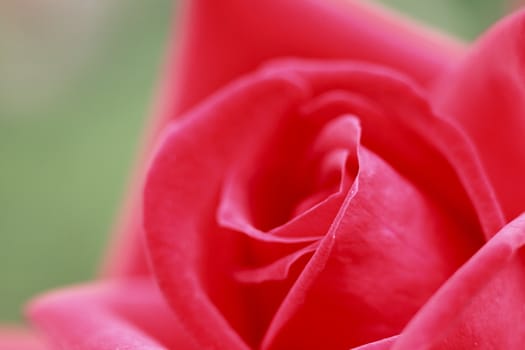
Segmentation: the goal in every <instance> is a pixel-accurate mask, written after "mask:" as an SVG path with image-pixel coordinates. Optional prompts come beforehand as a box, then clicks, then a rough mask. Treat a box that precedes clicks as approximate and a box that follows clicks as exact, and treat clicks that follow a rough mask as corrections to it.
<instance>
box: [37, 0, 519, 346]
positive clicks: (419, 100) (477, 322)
mask: <svg viewBox="0 0 525 350" xmlns="http://www.w3.org/2000/svg"><path fill="white" fill-rule="evenodd" d="M345 6H346V7H347V9H345ZM277 23H279V24H280V26H279V25H277ZM523 23H525V12H521V13H517V14H516V15H514V16H513V17H510V18H508V19H506V20H505V21H503V22H502V23H500V24H499V25H497V26H496V27H495V28H494V29H492V30H491V31H490V32H489V33H488V34H486V35H485V36H484V37H483V38H482V39H481V40H480V41H478V42H477V43H475V44H474V45H473V46H472V47H471V48H470V49H469V50H468V52H466V53H465V54H462V52H463V50H462V48H461V47H459V46H455V45H453V44H451V43H448V42H446V41H444V40H441V39H437V38H436V37H428V36H425V35H420V34H417V33H418V32H417V31H413V28H411V27H410V26H407V25H404V24H399V22H396V21H395V20H393V19H387V17H385V13H383V12H381V11H377V12H376V10H375V9H370V8H368V7H365V6H364V5H359V4H355V3H350V4H346V5H344V4H341V5H340V7H337V5H335V4H333V5H332V4H328V3H327V2H321V1H314V0H309V1H302V2H300V3H298V2H294V1H265V2H250V3H248V2H243V1H239V0H231V1H227V2H221V3H220V4H219V2H216V1H212V0H201V1H195V2H194V3H193V4H192V6H191V7H190V9H189V17H188V23H187V26H188V27H187V32H186V39H187V41H186V46H185V50H184V51H183V56H182V58H183V59H182V61H181V62H182V68H179V69H172V68H171V66H170V69H168V72H167V73H166V75H167V84H166V85H165V88H164V91H163V95H162V98H161V102H160V104H159V106H160V108H159V109H160V112H159V113H158V116H159V117H158V120H157V122H156V124H155V125H154V127H153V128H152V129H153V130H154V131H153V133H152V134H153V136H152V138H151V139H150V141H151V144H153V143H154V144H155V145H156V148H155V152H154V156H153V157H152V160H151V161H150V162H149V163H148V167H147V173H148V175H147V180H146V183H145V187H144V196H141V195H137V196H135V197H134V196H132V200H131V203H132V205H131V206H130V207H131V209H130V212H129V213H130V214H129V216H127V218H128V220H127V221H125V223H124V224H123V226H122V227H123V233H124V234H123V235H122V237H124V239H123V240H122V242H124V243H120V244H117V248H119V247H120V249H121V251H120V256H119V258H118V259H115V260H113V263H112V264H111V266H110V268H109V270H110V271H109V273H110V274H112V275H113V280H112V281H106V282H100V283H98V284H93V285H88V286H84V287H77V288H75V289H69V290H65V291H60V292H55V293H52V294H50V295H48V296H45V297H43V298H41V299H39V300H37V301H36V302H34V303H33V304H32V306H31V307H30V317H31V319H32V320H33V321H34V322H35V323H36V324H37V325H38V326H39V327H40V328H41V329H42V330H43V331H44V332H45V333H46V334H47V335H48V336H49V337H50V338H51V339H52V340H53V341H54V342H55V343H56V344H58V345H59V346H61V347H62V348H66V349H116V348H131V349H165V348H169V349H202V348H210V349H251V348H253V349H350V348H358V349H361V350H362V349H394V350H401V349H402V350H409V349H472V348H479V349H521V348H522V347H523V344H525V330H524V327H523V325H522V323H523V320H524V319H525V308H524V307H523V304H524V302H525V300H524V299H525V270H524V266H523V263H524V261H523V252H522V250H521V247H522V246H523V244H524V243H525V216H518V215H519V214H520V213H521V212H522V211H523V209H524V208H525V190H524V189H522V187H521V186H520V179H521V177H520V175H521V174H525V161H524V160H523V159H525V157H523V156H522V154H521V153H522V152H525V151H523V149H525V147H523V146H524V145H522V143H525V141H523V140H524V139H523V137H522V136H521V134H522V132H523V131H525V130H523V129H525V122H524V121H522V116H523V115H525V110H524V108H525V102H524V101H525V99H524V97H525V96H524V95H525V88H524V85H523V81H522V77H523V67H524V66H525V65H524V64H523V63H524V62H525V57H524V56H523V54H522V53H521V52H522V51H521V46H522V45H523V40H524V39H523V28H524V25H523ZM282 56H294V57H295V58H291V59H279V58H278V57H282ZM459 56H462V57H461V58H459ZM257 67H259V68H257ZM254 70H255V71H254ZM179 72H180V76H177V79H176V80H174V79H175V76H176V74H179ZM241 76H242V77H241ZM174 81H176V82H177V85H176V89H175V88H174V86H175V85H173V84H174V83H173V82H174ZM175 96H176V97H177V98H175ZM179 116H180V118H178V117H179ZM175 117H177V120H175ZM495 118H498V120H496V119H495ZM170 120H171V122H170ZM524 120H525V119H524ZM160 129H162V130H163V131H162V136H160V137H159V136H158V133H157V131H158V130H160ZM524 156H525V155H524ZM136 188H137V189H138V190H137V193H139V192H141V191H142V186H136ZM142 201H143V208H142V209H143V213H144V217H143V219H144V220H143V223H144V226H142V224H141V223H142V220H139V218H140V216H137V215H136V213H137V212H138V211H139V210H140V209H141V206H140V205H135V206H134V204H133V203H139V202H142ZM516 216H518V217H517V218H516V219H514V218H515V217H516ZM511 219H514V220H513V221H511V222H510V223H509V221H510V220H511ZM142 227H144V229H145V236H146V241H147V244H146V246H147V253H148V256H149V263H150V266H151V270H152V271H153V274H151V273H150V272H149V271H150V270H149V269H148V267H147V266H148V265H147V263H146V259H145V258H144V255H143V254H142V253H141V251H140V250H139V249H138V248H137V247H139V244H136V242H138V238H137V237H140V235H139V234H138V233H140V234H142ZM151 276H153V281H151V280H150V279H151ZM158 287H160V288H158ZM159 291H160V292H159Z"/></svg>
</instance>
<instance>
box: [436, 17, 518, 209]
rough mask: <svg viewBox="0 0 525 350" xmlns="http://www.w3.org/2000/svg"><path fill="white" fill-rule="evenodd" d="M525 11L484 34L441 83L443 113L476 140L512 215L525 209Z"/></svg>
mask: <svg viewBox="0 0 525 350" xmlns="http://www.w3.org/2000/svg"><path fill="white" fill-rule="evenodd" d="M524 28H525V11H520V12H518V13H516V14H515V15H513V16H510V17H508V18H506V19H504V20H503V21H501V22H500V23H499V24H497V25H496V26H495V27H493V28H492V29H490V30H489V31H488V33H486V34H485V35H483V36H482V37H481V39H479V40H478V41H477V42H476V43H475V44H474V45H473V47H472V48H471V49H470V51H469V53H468V55H467V56H466V57H465V59H464V60H463V61H462V62H461V64H459V65H457V66H456V67H454V69H453V70H451V71H450V72H449V73H448V74H446V75H444V77H443V78H442V79H441V80H440V82H439V87H438V88H437V90H436V92H435V94H434V95H433V99H434V102H435V105H436V106H437V108H438V110H439V111H440V112H441V114H442V115H443V116H448V117H450V118H452V119H454V120H455V121H457V122H458V123H459V124H460V125H461V126H462V127H463V128H464V130H465V131H466V132H467V133H468V134H469V136H470V137H471V138H472V140H474V143H475V145H476V147H477V148H478V150H479V154H480V157H481V160H482V162H483V165H484V167H485V169H486V170H487V173H488V176H489V178H490V180H491V182H492V184H493V186H494V188H495V190H496V194H497V196H498V199H499V200H500V202H501V204H502V207H503V209H504V212H505V215H506V217H507V218H509V219H512V218H514V217H516V215H518V214H519V213H521V212H522V211H523V210H525V187H524V186H521V185H519V184H520V183H521V182H522V180H523V174H525V161H524V159H525V138H524V137H523V135H524V134H525V118H524V116H525V79H524V77H525V55H524V50H523V47H524V45H525V39H524V30H525V29H524Z"/></svg>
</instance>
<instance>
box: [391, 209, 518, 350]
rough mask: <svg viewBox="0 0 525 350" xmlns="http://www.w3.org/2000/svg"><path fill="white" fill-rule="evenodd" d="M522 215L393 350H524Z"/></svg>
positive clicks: (429, 306)
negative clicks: (475, 348)
mask: <svg viewBox="0 0 525 350" xmlns="http://www.w3.org/2000/svg"><path fill="white" fill-rule="evenodd" d="M524 245H525V214H522V215H520V216H519V217H518V218H517V219H515V220H514V221H512V222H511V223H509V224H507V225H506V226H505V227H504V228H503V229H502V230H501V231H500V232H499V233H497V234H496V235H495V236H494V237H493V238H492V239H491V240H490V241H489V242H487V243H486V245H485V246H484V247H483V248H481V249H480V251H478V252H477V253H476V254H475V255H474V256H473V257H472V258H471V259H470V260H469V261H468V262H467V263H465V265H463V266H462V267H461V268H460V269H459V270H458V271H457V272H456V273H454V275H453V276H452V277H451V278H450V279H449V280H448V281H447V282H446V283H445V284H444V285H443V286H442V287H441V288H440V289H439V290H438V292H437V293H436V294H435V295H434V296H433V297H432V298H431V299H430V301H429V302H428V303H427V304H426V305H425V306H424V307H423V308H422V309H421V310H420V311H419V312H418V314H417V315H416V316H415V317H414V319H413V320H412V321H411V322H410V323H409V324H408V326H407V327H406V329H405V330H404V331H403V332H402V334H401V335H400V337H399V339H398V340H397V341H396V343H395V346H394V347H393V350H410V349H438V350H441V349H443V350H446V349H468V348H472V347H473V346H476V345H477V346H481V345H483V348H485V349H521V348H522V347H523V344H525V333H524V332H523V322H524V320H525V308H524V307H523V305H524V304H525V270H524V268H523V266H524V262H525V254H524V250H523V246H524Z"/></svg>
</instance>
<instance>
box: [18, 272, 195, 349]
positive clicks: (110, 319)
mask: <svg viewBox="0 0 525 350" xmlns="http://www.w3.org/2000/svg"><path fill="white" fill-rule="evenodd" d="M28 316H29V318H30V319H31V321H32V322H33V323H34V324H35V325H36V326H38V328H39V329H40V330H41V331H42V332H43V333H44V334H45V335H46V336H47V338H48V339H49V340H50V343H51V344H54V345H55V346H57V347H58V348H60V349H76V350H114V349H141V350H167V349H195V350H197V349H200V348H199V347H198V346H197V345H196V343H195V341H194V339H193V338H192V337H191V336H189V334H188V333H187V331H186V329H185V328H184V325H183V323H182V321H181V319H180V318H178V317H177V316H176V315H174V314H173V313H172V311H171V310H170V308H169V307H168V306H167V305H166V304H165V302H164V300H163V299H162V297H161V295H160V293H159V291H158V289H157V286H156V285H154V284H153V283H152V282H151V281H149V280H147V279H144V280H138V279H137V280H129V281H118V282H100V283H97V284H91V285H85V286H79V287H74V288H69V289H65V290H60V291H56V292H51V293H49V294H46V295H44V296H42V297H40V298H38V299H36V300H35V301H33V302H32V303H31V304H30V305H29V307H28Z"/></svg>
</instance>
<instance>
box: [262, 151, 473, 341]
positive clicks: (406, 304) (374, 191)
mask: <svg viewBox="0 0 525 350" xmlns="http://www.w3.org/2000/svg"><path fill="white" fill-rule="evenodd" d="M359 158H360V161H359V163H360V170H359V173H358V177H357V178H356V182H355V184H354V185H355V186H356V189H355V194H353V196H352V195H350V196H349V197H347V200H346V201H345V204H344V205H343V206H342V208H341V210H340V212H339V214H338V217H337V218H336V220H335V221H334V224H333V226H332V228H331V230H330V231H329V232H328V234H327V236H326V237H325V238H324V239H323V241H322V242H321V246H320V248H319V249H318V250H317V252H316V253H315V254H314V256H313V257H312V258H311V259H310V261H309V262H308V265H307V267H306V269H305V270H304V271H303V273H302V274H301V276H300V277H299V279H298V280H297V282H296V283H295V285H294V286H293V287H292V289H291V291H290V292H289V294H288V295H287V297H286V299H285V300H284V302H283V303H282V305H281V307H280V308H279V310H278V311H277V313H276V315H275V317H274V319H273V321H272V323H271V324H270V327H269V330H268V333H267V334H266V336H265V338H264V340H263V343H262V347H261V348H262V349H285V348H292V347H297V348H301V349H319V348H323V347H324V348H333V349H339V348H345V347H346V348H348V347H350V346H357V345H360V344H363V343H367V342H370V341H373V340H375V339H380V338H384V337H388V336H393V335H395V334H398V333H399V332H400V331H401V330H402V328H403V327H404V325H405V324H406V322H408V320H409V319H410V318H411V317H412V315H413V314H415V312H416V311H417V310H418V309H419V308H420V307H421V305H423V304H424V302H425V301H426V300H427V299H428V298H429V297H430V296H431V295H432V293H433V292H434V291H435V290H436V289H437V288H438V287H439V286H440V285H441V284H442V283H443V282H444V281H445V280H446V279H447V278H448V276H450V275H451V274H452V273H453V272H454V271H455V269H456V268H457V267H458V266H459V265H461V264H462V263H463V262H464V261H465V260H466V259H468V257H469V256H470V255H471V254H472V253H473V252H474V251H475V250H476V249H477V248H478V246H477V245H475V244H473V243H472V242H468V241H467V242H465V238H466V236H465V235H463V236H462V235H461V234H460V232H459V230H460V228H459V227H458V226H457V225H456V223H454V222H453V221H451V220H450V218H448V219H447V214H446V213H443V212H440V211H439V209H438V208H436V207H435V205H433V204H432V201H431V200H429V199H428V197H426V196H425V195H424V194H422V193H420V192H419V191H418V190H417V189H416V188H415V187H414V186H413V185H412V184H410V182H407V180H405V179H403V177H401V176H400V174H398V173H396V172H395V171H394V170H393V169H392V168H390V167H389V166H388V164H386V163H385V162H384V161H382V160H381V159H379V158H378V157H377V156H375V155H374V154H373V153H371V152H369V151H367V150H366V149H365V148H363V149H361V151H360V152H359ZM351 194H352V193H351ZM447 220H448V221H447ZM469 244H470V246H469ZM385 291H388V292H387V293H385ZM305 334H306V335H310V334H312V335H315V336H305Z"/></svg>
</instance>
